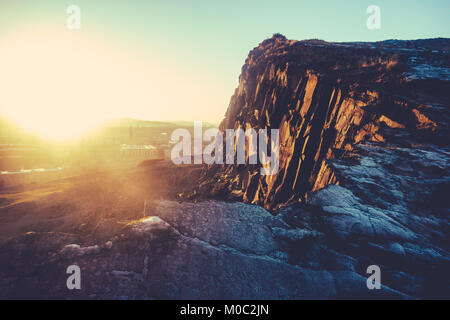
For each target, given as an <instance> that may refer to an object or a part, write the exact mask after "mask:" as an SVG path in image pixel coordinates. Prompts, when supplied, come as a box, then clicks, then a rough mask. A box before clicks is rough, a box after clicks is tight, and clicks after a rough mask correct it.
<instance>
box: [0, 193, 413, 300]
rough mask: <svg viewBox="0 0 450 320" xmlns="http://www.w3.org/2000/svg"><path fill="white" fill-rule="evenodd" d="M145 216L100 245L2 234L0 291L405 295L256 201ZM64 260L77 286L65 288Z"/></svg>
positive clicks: (176, 207)
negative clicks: (375, 281) (372, 285)
mask: <svg viewBox="0 0 450 320" xmlns="http://www.w3.org/2000/svg"><path fill="white" fill-rule="evenodd" d="M154 214H156V215H158V216H160V217H161V218H159V217H157V216H153V217H149V218H146V219H143V220H140V221H136V222H134V223H131V224H129V225H127V226H125V227H124V229H123V230H122V232H121V233H120V234H118V235H117V236H115V237H114V238H112V239H111V240H109V241H106V242H105V243H101V244H88V243H87V242H88V241H87V239H81V238H80V237H79V236H76V235H69V234H62V233H27V234H24V235H23V236H20V237H18V238H15V239H12V240H10V241H9V242H7V243H6V244H4V245H3V246H1V247H0V261H1V265H0V298H58V299H61V298H66V299H71V298H72V299H73V298H84V299H105V298H106V299H249V298H250V299H301V298H316V299H317V298H347V297H359V298H396V299H399V298H408V296H407V295H405V294H403V293H400V292H398V291H396V290H394V289H391V288H389V287H388V286H383V288H382V289H381V290H374V291H370V290H368V289H367V287H366V278H365V276H364V275H359V274H358V273H357V272H355V268H359V266H358V262H357V261H356V260H355V259H354V258H351V257H349V256H345V255H342V254H340V253H338V252H334V251H332V250H325V248H321V241H320V240H319V239H320V238H321V237H323V234H321V233H320V232H318V231H314V230H308V229H305V228H292V227H291V226H289V225H288V224H287V223H286V222H285V221H284V220H283V218H282V217H283V215H280V216H278V217H274V216H272V215H271V214H269V212H267V211H266V210H264V209H263V208H260V207H256V206H249V205H246V204H239V203H234V204H232V203H223V202H201V203H197V204H192V203H181V204H179V203H177V202H174V201H160V202H158V203H157V206H156V209H155V212H154ZM249 230H251V232H249ZM83 242H85V244H83ZM302 248H304V249H302ZM299 250H302V251H303V250H304V252H305V253H308V252H310V254H307V255H305V259H303V258H301V257H300V256H299ZM314 255H315V256H314ZM73 264H76V265H78V266H79V267H80V269H81V272H82V273H81V276H82V288H81V290H73V291H71V290H68V289H67V287H66V279H67V277H68V275H67V274H66V273H65V271H66V269H67V267H68V266H69V265H73ZM321 265H323V266H325V265H326V266H327V269H324V268H321V267H320V266H321Z"/></svg>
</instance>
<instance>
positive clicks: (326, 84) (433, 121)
mask: <svg viewBox="0 0 450 320" xmlns="http://www.w3.org/2000/svg"><path fill="white" fill-rule="evenodd" d="M449 43H450V41H448V40H445V39H432V40H418V41H386V42H380V43H359V44H355V43H352V44H350V43H349V44H345V43H327V42H323V41H318V40H313V41H294V40H287V39H286V38H285V37H283V36H282V35H279V34H278V35H274V36H273V37H272V38H271V39H267V40H265V41H263V42H262V43H261V44H260V45H259V46H258V47H256V48H255V49H253V50H252V51H251V52H250V54H249V56H248V58H247V60H246V62H245V65H244V66H243V68H242V74H241V76H240V78H239V79H240V82H239V86H238V88H237V89H236V91H235V93H234V95H233V96H232V98H231V102H230V105H229V107H228V110H227V112H226V116H225V119H224V120H223V122H222V123H221V126H220V128H221V129H222V130H225V129H238V128H242V129H244V130H245V129H247V128H254V129H260V128H267V129H279V130H280V152H279V154H280V170H279V172H278V173H277V174H275V175H270V176H261V175H260V174H259V166H256V165H252V166H242V165H240V166H239V165H223V166H217V165H214V166H212V167H210V168H209V169H208V170H207V172H206V174H205V176H204V178H203V184H202V185H201V187H200V190H198V191H196V192H199V193H200V194H210V195H212V196H216V197H220V198H223V197H224V196H226V197H228V198H230V199H235V200H239V201H244V202H247V203H252V204H259V205H263V206H264V207H266V208H268V209H275V208H277V207H279V206H280V205H284V204H286V203H290V202H292V201H294V202H295V201H298V200H302V199H304V198H305V196H306V194H307V192H309V191H315V190H319V189H321V188H323V187H324V186H326V185H328V184H339V183H340V180H339V178H338V177H337V176H336V172H335V171H334V170H332V168H330V166H329V164H328V162H327V160H329V159H335V158H340V157H341V156H342V155H343V154H348V153H350V152H352V150H353V149H354V147H355V145H357V144H359V143H364V142H366V141H372V142H376V143H398V141H397V140H399V139H398V138H399V135H409V136H410V137H408V139H406V138H405V139H403V141H402V143H407V144H413V143H422V144H423V143H428V141H432V142H434V143H438V144H442V143H446V141H448V140H446V139H447V138H448V137H449V135H448V122H447V121H448V110H446V108H447V106H448V102H449V96H448V92H449V90H450V84H449V81H448V80H449V78H450V74H449V71H448V70H449V69H448V66H449V62H450V61H449V54H448V47H449ZM431 96H432V98H431ZM440 113H442V114H440ZM437 114H440V115H439V116H437V117H436V115H437ZM439 121H440V122H441V124H438V122H439ZM393 135H395V137H394V136H393ZM425 136H426V137H428V138H429V139H428V140H426V139H424V137H425ZM394 140H395V141H394Z"/></svg>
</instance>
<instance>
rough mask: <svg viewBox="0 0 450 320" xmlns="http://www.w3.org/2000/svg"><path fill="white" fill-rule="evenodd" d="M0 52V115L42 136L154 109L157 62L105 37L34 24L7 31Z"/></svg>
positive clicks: (66, 135)
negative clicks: (150, 63)
mask: <svg viewBox="0 0 450 320" xmlns="http://www.w3.org/2000/svg"><path fill="white" fill-rule="evenodd" d="M0 53H1V59H0V70H1V72H0V88H1V94H0V115H1V116H5V117H6V118H8V119H10V120H11V121H13V122H14V123H16V124H17V125H18V126H20V127H22V128H23V129H26V130H28V131H31V132H33V133H35V134H37V135H39V136H41V137H43V138H49V139H54V140H67V139H76V138H78V137H80V136H82V135H84V134H86V133H88V132H90V131H92V130H94V129H96V128H98V127H99V126H101V125H102V124H104V123H105V122H107V121H109V120H111V119H114V118H119V117H125V116H128V117H131V116H133V112H134V113H136V110H138V111H139V109H141V110H143V109H149V105H150V102H151V100H152V89H151V88H152V72H151V69H152V68H149V67H148V66H147V65H146V64H145V62H144V63H141V61H137V59H136V58H135V57H133V56H132V55H130V54H129V53H128V52H124V51H123V50H120V47H119V48H117V47H114V46H111V45H110V44H107V43H104V42H102V40H101V38H100V39H97V38H92V37H91V36H86V35H83V34H81V33H80V34H77V33H76V32H75V33H74V32H70V31H67V30H58V29H52V28H44V27H43V28H36V27H33V28H32V29H26V30H24V31H21V32H15V33H13V34H10V35H9V36H6V37H2V39H1V41H0ZM154 96H157V95H156V94H154ZM155 100H156V102H157V99H155V98H153V102H155ZM147 111H148V110H147ZM153 114H154V115H155V116H156V117H158V111H157V110H155V112H154V113H153Z"/></svg>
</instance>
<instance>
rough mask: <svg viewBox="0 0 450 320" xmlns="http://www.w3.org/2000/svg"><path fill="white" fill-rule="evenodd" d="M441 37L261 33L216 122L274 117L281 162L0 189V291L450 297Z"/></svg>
mask: <svg viewBox="0 0 450 320" xmlns="http://www.w3.org/2000/svg"><path fill="white" fill-rule="evenodd" d="M449 49H450V40H448V39H447V40H446V39H431V40H417V41H385V42H380V43H340V44H336V43H326V42H322V41H317V40H315V41H290V40H287V39H285V38H284V37H283V36H280V35H276V36H274V37H273V38H271V39H268V40H265V41H264V42H262V43H261V44H260V45H259V46H258V47H257V48H255V49H254V50H252V51H251V52H250V55H249V58H248V59H247V61H246V63H245V65H244V67H243V69H242V74H241V77H240V84H239V87H238V88H237V89H236V92H235V94H234V95H233V97H232V98H231V102H230V106H229V108H228V110H227V113H226V117H225V119H224V121H223V122H222V124H221V129H222V130H225V129H227V128H239V127H241V128H246V127H249V126H251V127H252V128H255V129H258V128H276V129H280V149H281V150H280V171H279V172H278V174H276V175H272V176H262V175H260V171H259V169H260V168H259V166H258V165H212V166H209V167H206V168H205V170H204V172H203V175H202V176H201V178H200V182H199V186H198V187H197V188H196V189H195V190H194V191H193V192H192V191H190V186H189V180H190V181H194V183H197V179H196V177H197V175H195V174H194V171H192V170H191V169H190V168H188V166H186V167H183V166H181V167H176V170H175V168H174V166H172V167H169V168H167V169H166V170H163V169H162V168H161V167H159V168H158V167H154V166H148V167H142V168H141V169H140V170H142V171H137V172H136V173H134V174H133V175H129V174H127V175H125V176H124V177H123V179H120V180H118V181H116V182H114V181H115V180H114V179H110V178H108V179H100V178H96V179H95V181H85V182H84V183H82V184H80V182H76V181H72V183H74V187H72V188H69V189H67V190H61V191H60V192H58V193H56V194H54V195H52V196H47V197H44V195H42V198H40V197H37V196H33V193H31V192H30V193H29V195H27V198H26V200H20V201H19V200H18V199H15V197H16V196H17V195H15V194H14V193H13V191H14V190H12V191H8V193H6V194H1V193H0V204H2V207H0V225H1V226H3V230H5V231H3V232H4V233H5V232H6V230H7V229H14V227H15V229H17V230H18V231H20V233H19V234H17V233H14V234H11V235H12V236H11V237H10V238H9V239H7V240H6V239H5V235H4V234H0V299H11V298H40V299H42V298H60V299H61V298H64V299H74V298H82V299H312V298H313V299H346V298H353V299H363V298H366V299H374V298H384V299H387V298H389V299H411V298H413V299H416V298H419V299H420V298H422V299H424V298H439V299H449V297H450V277H449V276H448V270H450V269H449V268H450V254H449V252H450V240H449V236H448V235H449V232H450V221H449V217H450V215H449V208H450V202H449V197H448V190H449V189H450V174H449V172H450V160H449V159H450V150H449V145H448V141H449V119H450V114H449V110H448V109H449V105H450V103H449V102H450V101H449V100H450V96H449V92H450V85H449V80H450V68H449V65H450V63H449V61H450V55H449ZM144 170H145V171H144ZM178 170H181V172H178ZM183 170H188V171H183ZM195 170H198V171H200V170H201V168H197V167H196V168H195ZM198 171H195V172H197V173H198V174H200V172H198ZM177 172H178V174H177ZM122 174H123V173H122ZM136 182H138V183H136ZM144 182H145V183H144ZM166 184H167V186H166ZM169 184H170V187H169V186H168V185H169ZM153 189H158V190H153ZM165 189H170V190H172V189H176V190H175V191H174V194H173V195H171V193H168V192H167V190H165ZM44 191H45V192H44ZM44 191H42V193H43V194H44V193H46V192H49V190H47V189H45V190H44ZM156 191H157V192H156ZM163 191H164V192H163ZM180 192H184V193H186V194H189V193H190V194H191V196H195V197H199V198H200V200H201V201H197V202H192V201H183V199H179V198H176V196H175V194H178V193H180ZM141 193H142V197H143V198H144V199H146V201H145V202H144V204H145V205H144V208H143V209H142V207H141V206H140V205H139V202H138V201H136V199H140V197H141V196H140V194H141ZM35 194H36V192H35V193H34V195H35ZM204 196H207V197H211V196H213V197H216V198H218V199H219V201H215V200H207V201H205V199H204V198H203V199H202V197H204ZM99 197H100V198H99ZM155 198H158V200H155ZM159 198H164V199H163V200H161V199H159ZM175 198H176V200H177V201H174V200H175ZM67 199H73V200H74V201H68V200H67ZM99 199H100V201H99ZM152 199H153V200H154V201H152ZM197 200H199V199H197ZM225 200H238V201H234V202H230V201H225ZM242 202H248V203H242ZM249 203H250V204H249ZM255 204H257V205H255ZM261 206H264V207H265V208H262V207H261ZM267 209H270V210H267ZM142 210H143V211H142ZM142 216H143V218H142V219H139V218H140V217H142ZM136 219H137V220H136ZM86 224H88V225H86ZM89 225H92V229H90V228H89V227H88V226H89ZM9 232H10V230H8V232H6V233H8V234H9ZM2 239H3V240H2ZM74 264H75V265H78V266H79V267H80V268H81V289H80V290H68V288H67V287H66V281H67V277H68V274H67V273H66V270H67V267H68V266H70V265H74ZM373 265H376V266H378V267H379V268H380V271H381V288H380V290H370V289H369V288H368V286H367V278H368V277H369V273H368V271H367V270H368V267H370V266H373Z"/></svg>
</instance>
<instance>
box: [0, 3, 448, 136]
mask: <svg viewBox="0 0 450 320" xmlns="http://www.w3.org/2000/svg"><path fill="white" fill-rule="evenodd" d="M70 5H76V6H79V8H80V9H81V15H80V23H81V24H80V26H81V28H80V29H79V30H69V29H68V28H67V19H68V17H69V14H68V13H67V12H66V11H67V8H68V7H69V6H70ZM370 5H377V6H378V7H379V8H380V9H381V29H379V30H369V29H368V28H367V26H366V20H367V18H368V16H369V15H368V14H367V13H366V9H367V7H369V6H370ZM448 12H450V1H447V0H435V1H428V2H425V1H419V0H411V1H386V0H383V1H360V0H349V1H345V2H342V1H298V0H297V1H277V2H274V1H265V0H260V1H234V0H233V1H206V0H198V1H186V0H183V1H181V0H179V1H175V0H173V1H159V0H154V1H138V0H129V1H114V0H111V1H102V0H100V1H92V0H71V1H56V0H51V1H50V0H40V1H34V0H31V1H24V0H14V1H10V0H6V1H5V0H3V1H1V3H0V70H2V72H1V73H0V88H2V92H1V94H0V115H3V116H6V117H8V118H9V119H11V120H13V121H16V122H17V123H19V124H20V125H22V126H23V127H24V128H27V129H29V130H31V131H33V132H38V133H39V134H41V135H43V136H54V132H56V131H59V132H65V133H66V134H62V135H63V136H67V137H70V136H76V135H79V134H80V133H82V132H85V131H86V130H89V129H91V128H94V127H96V126H98V125H99V124H101V123H104V122H105V121H107V120H110V119H115V118H123V117H128V118H134V119H143V120H154V121H168V120H172V121H193V120H203V121H209V122H215V123H217V122H219V121H220V120H221V119H222V118H223V115H224V113H225V111H226V109H227V107H228V103H229V100H230V97H231V95H232V94H233V92H234V89H235V88H236V86H237V85H238V77H239V74H240V71H241V67H242V65H243V64H244V61H245V59H246V57H247V55H248V52H249V51H250V50H251V49H252V48H254V47H256V46H257V45H258V43H260V42H262V41H263V40H264V39H266V38H268V37H270V36H272V34H274V33H281V34H283V35H285V36H286V37H287V38H289V39H296V40H303V39H311V38H318V39H323V40H326V41H379V40H387V39H419V38H434V37H450V28H449V27H450V26H449V20H448Z"/></svg>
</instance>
